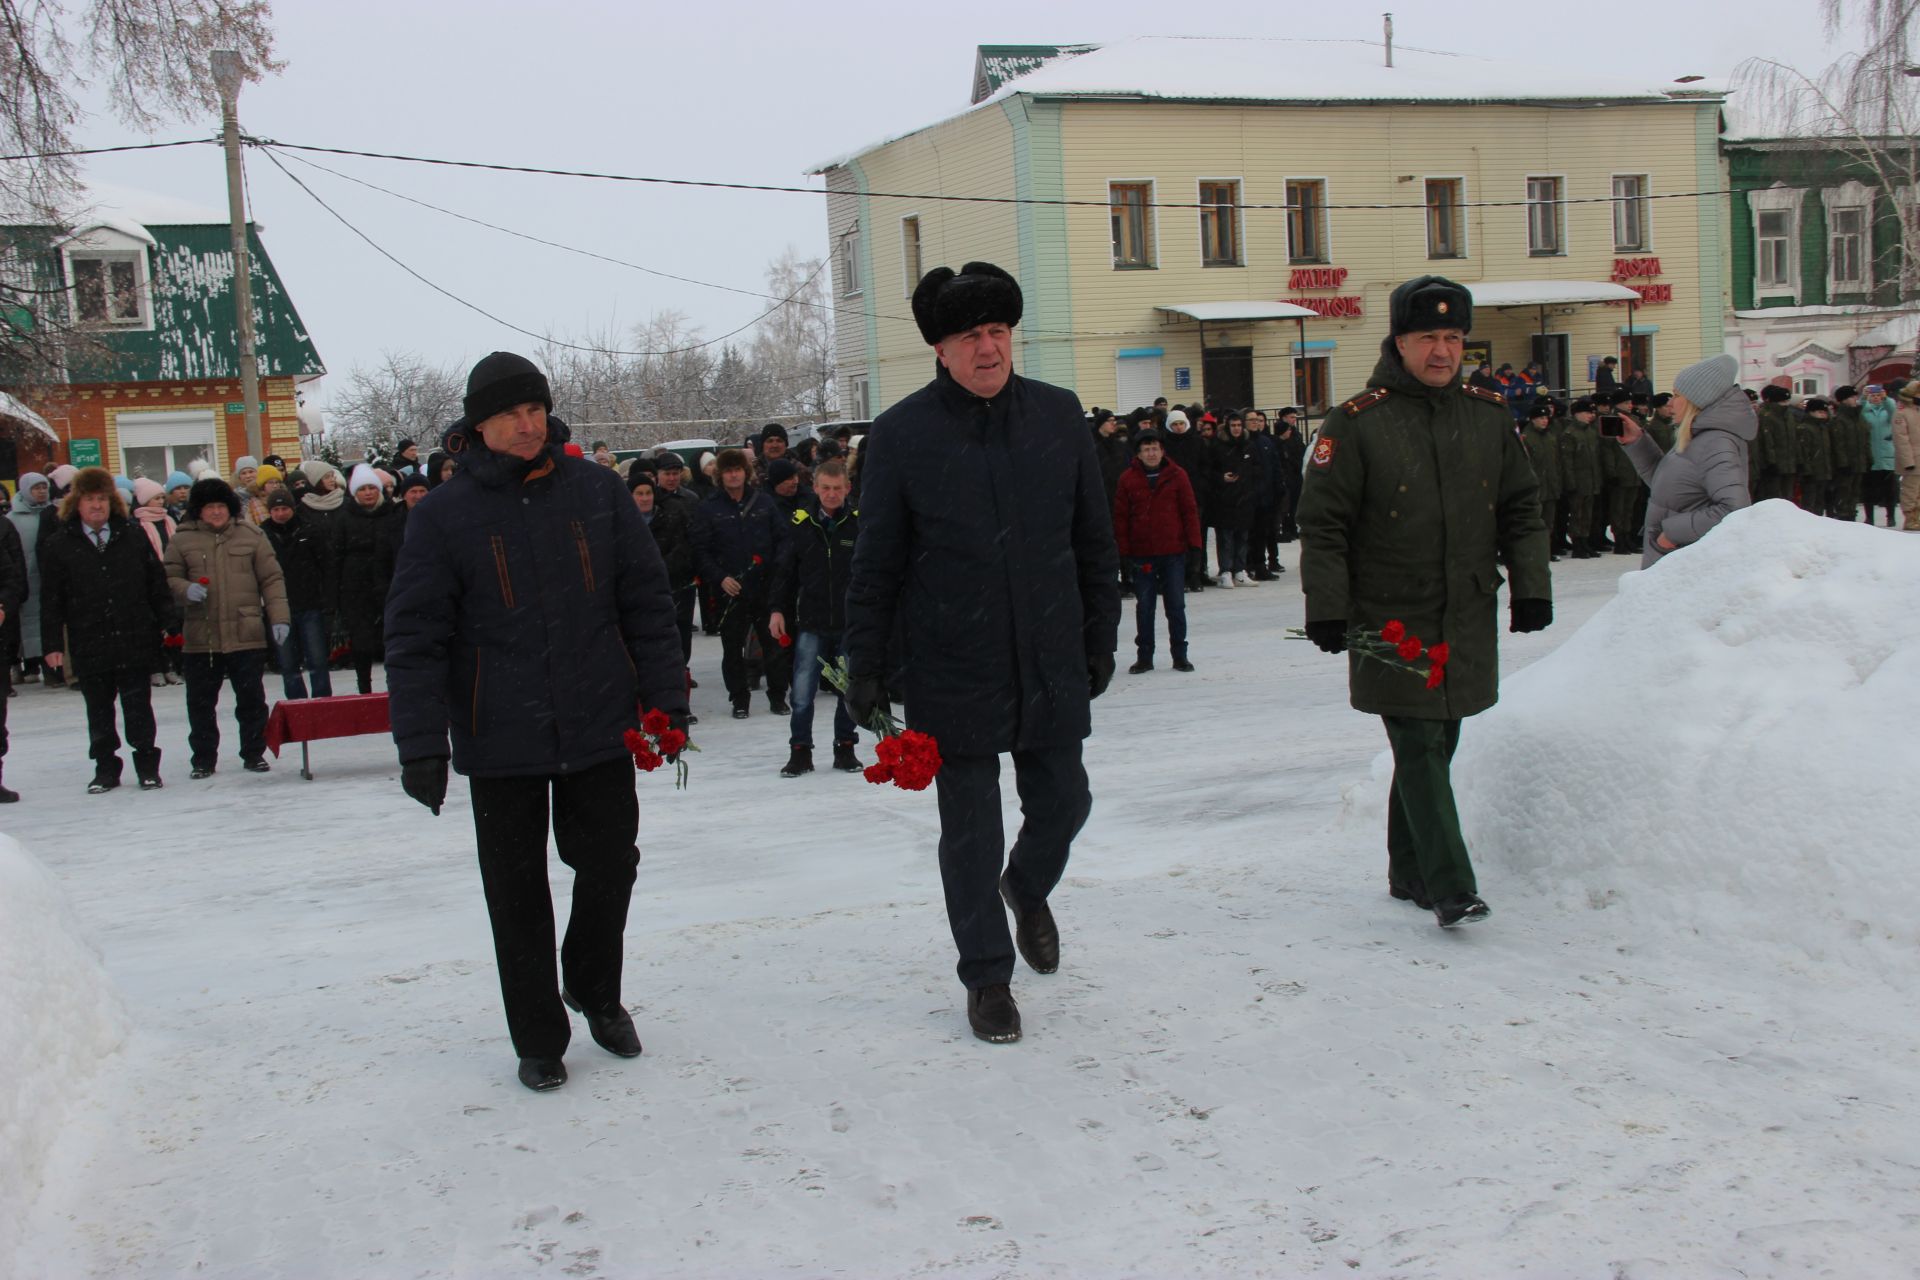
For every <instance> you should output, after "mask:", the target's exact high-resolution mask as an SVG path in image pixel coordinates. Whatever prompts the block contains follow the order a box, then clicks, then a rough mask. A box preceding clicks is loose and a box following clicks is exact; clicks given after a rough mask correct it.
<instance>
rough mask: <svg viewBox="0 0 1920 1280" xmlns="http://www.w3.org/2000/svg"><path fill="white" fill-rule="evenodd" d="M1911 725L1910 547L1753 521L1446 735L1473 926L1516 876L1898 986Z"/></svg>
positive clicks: (1915, 927)
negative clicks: (1482, 896)
mask: <svg viewBox="0 0 1920 1280" xmlns="http://www.w3.org/2000/svg"><path fill="white" fill-rule="evenodd" d="M1916 725H1920V538H1915V537H1913V536H1911V535H1902V534H1898V533H1894V532H1892V531H1888V530H1877V529H1872V528H1869V527H1867V526H1865V525H1859V524H1842V523H1839V522H1837V521H1833V520H1828V519H1822V518H1820V517H1816V516H1811V515H1807V514H1805V513H1804V512H1801V511H1800V510H1798V509H1797V508H1795V507H1793V506H1792V505H1790V504H1788V503H1786V502H1778V501H1775V502H1764V503H1761V504H1759V505H1758V506H1755V507H1752V508H1749V509H1748V510H1746V511H1742V512H1739V513H1737V514H1735V515H1734V516H1732V517H1730V518H1729V519H1728V520H1726V521H1725V522H1724V523H1723V524H1722V525H1721V526H1720V527H1719V528H1718V529H1716V530H1715V531H1714V532H1713V534H1712V535H1711V536H1709V537H1707V538H1706V539H1704V540H1702V541H1701V542H1699V543H1698V544H1696V545H1694V546H1693V547H1690V548H1688V549H1686V550H1684V551H1681V552H1678V553H1676V554H1674V555H1671V556H1668V557H1667V558H1666V559H1664V560H1663V561H1661V562H1660V563H1659V564H1658V565H1656V566H1655V567H1653V568H1652V569H1650V570H1648V571H1647V572H1644V573H1631V574H1628V575H1627V576H1625V577H1624V578H1622V579H1621V582H1620V590H1619V594H1618V595H1617V596H1616V597H1615V598H1614V599H1613V600H1612V601H1610V602H1608V603H1607V604H1606V605H1605V606H1604V607H1603V608H1602V609H1601V610H1600V612H1599V613H1597V614H1596V615H1594V617H1593V618H1592V619H1591V620H1590V621H1589V622H1588V623H1587V625H1586V626H1585V627H1584V628H1582V629H1581V630H1580V632H1579V633H1578V634H1576V635H1574V636H1572V637H1571V638H1569V639H1568V640H1567V641H1566V642H1565V643H1564V644H1562V645H1561V647H1560V648H1559V649H1557V650H1555V651H1554V652H1553V653H1552V654H1550V655H1549V656H1547V657H1545V658H1543V659H1542V660H1540V661H1539V662H1537V663H1535V664H1534V665H1533V666H1531V667H1529V668H1527V669H1526V670H1524V671H1522V672H1520V673H1519V674H1518V675H1516V676H1515V677H1514V678H1512V679H1511V680H1509V681H1508V682H1507V683H1506V685H1505V687H1503V688H1502V690H1501V693H1500V703H1499V705H1498V706H1497V707H1495V708H1494V709H1493V710H1492V711H1490V712H1488V713H1487V714H1485V715H1483V716H1480V717H1478V718H1477V719H1475V720H1473V721H1471V722H1469V724H1468V725H1467V728H1466V732H1465V733H1464V734H1463V735H1462V742H1461V749H1460V753H1459V755H1458V756H1457V757H1456V760H1455V764H1454V780H1455V787H1456V791H1457V793H1458V796H1459V800H1460V807H1461V814H1462V821H1463V824H1464V826H1465V829H1466V834H1467V840H1468V844H1469V847H1470V848H1472V849H1473V850H1474V851H1475V859H1476V862H1477V863H1478V864H1479V866H1480V868H1481V871H1482V888H1483V890H1488V891H1490V893H1491V894H1492V896H1493V897H1494V899H1495V901H1496V909H1497V901H1498V895H1499V889H1498V887H1497V886H1498V885H1499V882H1500V881H1501V880H1502V879H1503V878H1504V879H1506V880H1508V881H1509V882H1511V881H1512V880H1513V879H1514V878H1515V877H1516V875H1517V876H1518V877H1520V878H1522V879H1524V880H1525V881H1527V882H1528V883H1529V884H1530V885H1531V886H1532V887H1533V888H1534V889H1536V890H1539V891H1542V892H1545V893H1548V894H1550V895H1553V896H1554V897H1556V898H1557V899H1558V900H1559V901H1560V902H1561V903H1562V904H1563V905H1572V906H1579V907H1592V908H1596V909H1606V910H1608V911H1618V912H1620V913H1621V914H1622V916H1626V917H1633V918H1635V919H1637V920H1640V921H1644V922H1649V923H1656V924H1658V925H1660V926H1663V927H1678V928H1683V929H1688V930H1692V931H1695V932H1697V933H1699V934H1701V935H1704V936H1714V937H1720V936H1725V937H1728V938H1740V937H1747V938H1751V939H1754V940H1756V941H1760V942H1763V943H1768V944H1778V945H1779V946H1780V947H1784V948H1799V949H1802V951H1803V953H1804V954H1805V955H1806V956H1808V957H1810V958H1813V959H1824V960H1839V961H1841V962H1843V963H1845V964H1848V965H1854V964H1861V965H1864V966H1865V967H1869V968H1873V969H1878V970H1880V971H1882V972H1883V973H1885V974H1887V975H1888V976H1895V975H1898V977H1899V978H1900V979H1901V980H1902V981H1903V983H1904V982H1905V981H1911V980H1912V979H1913V977H1914V976H1916V975H1920V962H1917V961H1916V957H1915V953H1914V947H1915V944H1916V943H1920V914H1916V912H1915V911H1914V910H1913V904H1914V903H1915V902H1916V901H1920V858H1916V857H1915V856H1914V840H1915V834H1916V832H1920V733H1916V731H1915V727H1916ZM1489 881H1491V882H1492V883H1491V884H1489V883H1488V882H1489ZM1622 923H1625V921H1624V920H1623V922H1622ZM1789 954H1793V953H1789Z"/></svg>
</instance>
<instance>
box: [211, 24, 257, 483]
mask: <svg viewBox="0 0 1920 1280" xmlns="http://www.w3.org/2000/svg"><path fill="white" fill-rule="evenodd" d="M212 61H213V83H214V87H215V88H216V89H218V90H219V91H220V134H221V141H222V143H223V144H224V145H225V147H226V152H227V224H228V228H229V230H230V232H231V234H232V236H233V309H234V318H235V322H236V323H235V334H236V336H237V337H238V339H239V346H240V399H241V400H242V401H243V402H244V403H245V407H246V419H247V452H248V453H250V454H252V455H253V456H254V457H256V458H261V457H264V456H266V448H265V443H266V442H265V441H264V439H263V438H262V437H261V434H260V360H259V357H258V356H257V355H256V354H255V352H254V337H253V266H252V263H251V260H250V255H249V254H248V252H247V193H246V179H245V176H244V175H243V174H242V172H241V169H240V82H241V81H242V79H244V78H245V70H246V66H245V64H244V63H243V62H242V61H241V59H240V55H239V53H238V52H236V51H234V50H232V49H215V50H214V51H213V59H212Z"/></svg>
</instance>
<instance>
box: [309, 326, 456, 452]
mask: <svg viewBox="0 0 1920 1280" xmlns="http://www.w3.org/2000/svg"><path fill="white" fill-rule="evenodd" d="M466 389H467V388H466V375H465V374H464V373H462V372H461V371H460V370H458V369H456V368H454V367H453V366H451V365H441V364H434V363H433V362H432V361H430V360H427V359H426V358H425V357H423V356H420V355H417V354H415V353H414V352H411V351H383V352H381V353H380V363H379V364H377V365H375V366H374V367H372V368H370V369H369V368H362V367H361V366H359V365H355V366H354V367H353V368H352V369H351V370H349V371H348V373H347V376H346V381H345V385H344V386H342V387H341V388H340V389H339V390H338V391H335V392H334V393H333V394H332V395H331V396H329V397H328V405H327V439H326V446H323V449H322V453H323V455H324V453H325V447H327V446H330V447H331V448H333V449H334V450H335V451H336V452H337V454H338V455H339V456H340V457H344V458H357V457H361V456H374V457H385V456H386V455H387V454H388V452H389V451H391V450H392V448H393V446H394V443H395V442H396V441H398V440H399V439H401V438H402V437H405V438H407V439H410V440H413V441H414V442H415V443H418V444H420V445H421V446H422V456H423V457H424V456H425V450H427V449H430V448H432V447H433V445H434V443H435V442H437V441H438V440H439V439H440V432H441V430H442V429H443V428H445V427H446V425H447V424H448V423H450V422H452V421H453V420H454V419H455V418H457V417H459V416H460V402H461V400H462V398H463V397H464V396H465V395H466Z"/></svg>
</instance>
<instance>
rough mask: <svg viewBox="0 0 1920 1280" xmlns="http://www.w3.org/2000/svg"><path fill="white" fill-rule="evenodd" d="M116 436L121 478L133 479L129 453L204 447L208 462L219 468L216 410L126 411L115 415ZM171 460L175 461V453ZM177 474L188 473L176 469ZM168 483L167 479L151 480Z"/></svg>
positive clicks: (170, 454)
mask: <svg viewBox="0 0 1920 1280" xmlns="http://www.w3.org/2000/svg"><path fill="white" fill-rule="evenodd" d="M113 421H114V434H115V436H116V437H117V439H116V441H115V445H116V447H117V448H118V449H119V451H120V456H119V457H118V458H117V459H115V461H116V462H118V463H119V466H118V468H117V470H118V472H119V474H121V475H123V476H124V475H131V474H132V473H133V469H132V468H131V467H129V466H128V465H127V450H128V449H159V448H166V449H169V450H171V449H175V448H179V447H181V446H183V445H184V446H189V447H191V446H195V445H203V446H205V448H206V451H207V454H206V456H207V458H208V460H209V461H211V462H213V463H214V464H215V465H218V464H219V457H220V422H219V420H218V418H217V417H216V415H215V414H214V411H213V410H212V409H154V410H146V409H139V410H135V409H122V410H120V411H119V412H118V413H116V414H114V418H113ZM167 456H168V458H169V459H171V458H173V456H174V455H173V454H172V453H171V452H169V453H168V455H167ZM174 469H175V470H184V468H180V467H176V468H174ZM149 478H150V479H158V480H161V481H164V480H165V479H166V477H165V476H164V475H162V476H157V477H149Z"/></svg>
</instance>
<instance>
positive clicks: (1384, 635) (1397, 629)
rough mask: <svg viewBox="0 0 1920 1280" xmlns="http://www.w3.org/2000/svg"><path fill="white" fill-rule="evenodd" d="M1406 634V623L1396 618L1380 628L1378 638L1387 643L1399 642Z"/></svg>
mask: <svg viewBox="0 0 1920 1280" xmlns="http://www.w3.org/2000/svg"><path fill="white" fill-rule="evenodd" d="M1406 635H1407V624H1406V623H1404V622H1400V621H1398V620H1396V621H1393V622H1389V623H1388V624H1387V625H1386V626H1384V627H1382V628H1380V638H1381V639H1382V640H1385V641H1386V642H1387V643H1388V644H1399V643H1400V642H1401V641H1402V640H1403V639H1405V638H1406Z"/></svg>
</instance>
